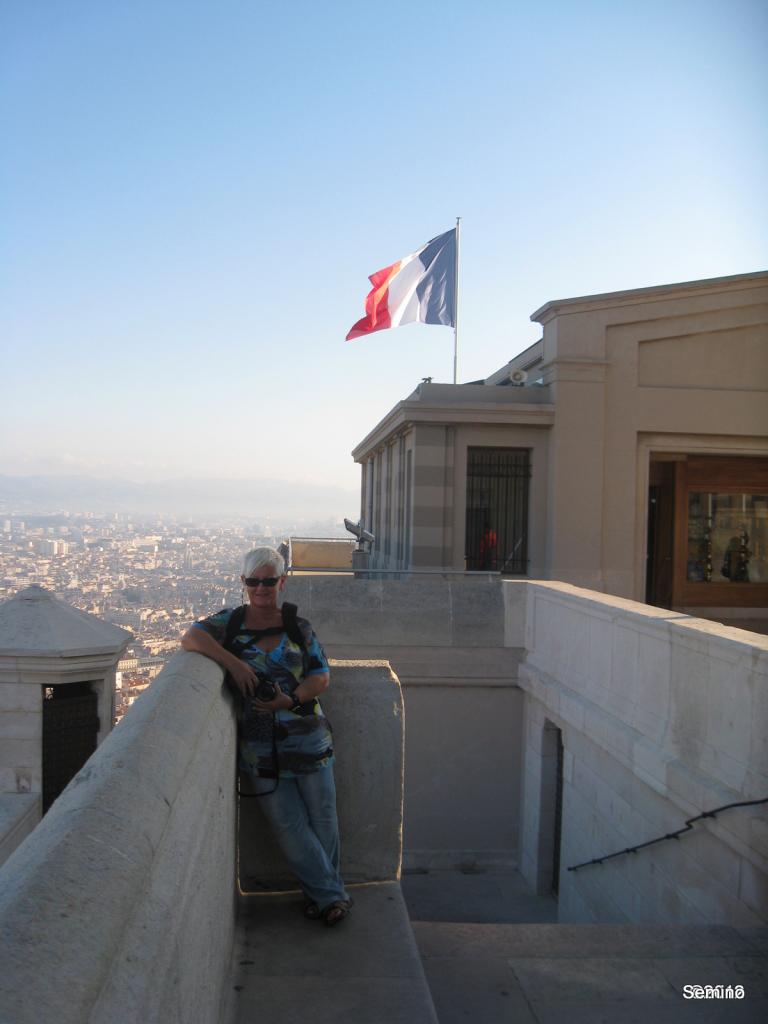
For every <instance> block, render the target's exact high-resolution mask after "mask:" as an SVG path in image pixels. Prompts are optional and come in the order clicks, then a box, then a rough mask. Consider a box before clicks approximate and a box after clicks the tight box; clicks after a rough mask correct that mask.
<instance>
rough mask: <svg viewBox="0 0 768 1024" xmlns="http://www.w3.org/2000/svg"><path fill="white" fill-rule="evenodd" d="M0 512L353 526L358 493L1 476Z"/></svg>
mask: <svg viewBox="0 0 768 1024" xmlns="http://www.w3.org/2000/svg"><path fill="white" fill-rule="evenodd" d="M0 509H7V510H8V511H5V512H4V513H3V514H5V515H8V514H10V510H11V509H15V510H17V511H18V512H19V513H21V512H23V511H26V512H27V513H29V514H32V513H33V511H34V510H39V511H40V513H44V511H45V510H46V509H48V510H50V511H51V512H57V511H69V512H73V513H74V512H85V511H92V512H94V513H104V514H105V513H110V512H118V513H123V512H124V513H135V514H141V515H147V514H150V515H151V514H158V515H161V514H170V515H198V516H205V517H237V518H246V517H249V518H253V519H256V520H259V519H260V520H266V521H269V520H275V519H279V520H286V519H289V520H298V521H317V520H321V519H330V518H333V519H334V520H337V521H339V522H340V521H341V520H342V519H343V518H344V517H346V518H348V519H352V520H354V521H356V520H357V519H358V517H359V509H360V495H359V490H355V489H353V488H342V487H334V486H332V485H326V486H322V485H318V484H313V483H311V482H300V481H290V482H289V481H282V480H256V479H250V480H246V479H226V478H219V479H215V478H211V477H197V478H192V477H187V478H178V479H174V480H165V481H162V480H154V481H135V480H130V479H127V478H105V477H101V478H98V477H89V476H85V475H69V476H12V475H8V474H0Z"/></svg>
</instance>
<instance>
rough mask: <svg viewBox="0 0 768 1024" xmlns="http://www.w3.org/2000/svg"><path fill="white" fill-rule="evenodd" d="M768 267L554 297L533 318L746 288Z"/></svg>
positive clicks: (757, 281)
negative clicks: (625, 288)
mask: <svg viewBox="0 0 768 1024" xmlns="http://www.w3.org/2000/svg"><path fill="white" fill-rule="evenodd" d="M766 279H768V270H758V271H754V272H753V273H751V274H733V275H731V276H730V277H710V278H705V279H703V280H700V281H682V282H679V283H676V284H661V285H652V286H651V287H648V288H630V289H627V290H625V291H618V292H604V293H602V294H599V295H582V296H577V297H575V298H572V299H553V300H551V301H550V302H545V303H544V305H543V306H540V307H539V308H538V309H537V310H536V311H535V312H534V313H531V317H530V319H531V320H533V321H534V322H535V323H539V324H546V323H549V321H550V320H553V319H554V318H555V317H556V316H558V315H559V314H561V313H587V312H592V311H594V310H596V309H611V308H612V307H616V306H634V305H639V304H641V303H646V302H657V301H658V302H660V301H663V300H666V299H671V298H672V299H676V298H686V297H688V296H691V295H699V294H701V293H702V292H708V293H709V294H711V295H716V294H718V293H719V292H734V291H743V290H745V289H747V288H752V287H755V286H756V285H760V284H763V283H765V282H766Z"/></svg>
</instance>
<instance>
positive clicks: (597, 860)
mask: <svg viewBox="0 0 768 1024" xmlns="http://www.w3.org/2000/svg"><path fill="white" fill-rule="evenodd" d="M757 804H768V796H767V797H763V799H762V800H741V801H739V802H738V803H735V804H723V806H722V807H715V809H714V810H712V811H702V812H701V814H697V815H696V817H695V818H687V819H686V822H685V826H684V827H683V828H679V829H678V830H677V831H676V832H667V833H666V835H663V836H658V837H657V838H656V839H649V840H648V842H647V843H638V844H637V846H627V847H626V849H624V850H617V851H616V852H615V853H607V854H606V855H605V856H604V857H593V858H592V860H585V861H584V862H583V863H582V864H574V865H572V866H571V867H569V868H566V871H578V870H579V868H588V867H589V866H590V864H603V863H604V862H605V861H607V860H611V859H612V858H613V857H621V856H623V855H624V854H625V853H637V851H638V850H643V849H645V847H646V846H653V845H654V844H655V843H663V842H665V841H666V840H667V839H679V838H680V836H681V835H683V833H684V832H690V831H691V830H692V829H693V823H694V822H695V821H701V820H702V818H714V817H716V816H717V815H718V814H719V813H720V811H729V810H730V809H731V808H732V807H754V806H756V805H757Z"/></svg>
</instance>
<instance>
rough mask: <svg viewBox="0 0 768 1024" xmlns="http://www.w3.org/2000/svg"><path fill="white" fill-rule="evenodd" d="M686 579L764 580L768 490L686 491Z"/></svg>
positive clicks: (767, 568) (767, 570)
mask: <svg viewBox="0 0 768 1024" xmlns="http://www.w3.org/2000/svg"><path fill="white" fill-rule="evenodd" d="M687 580H688V582H689V583H768V494H718V493H713V492H711V491H690V492H689V494H688V562H687Z"/></svg>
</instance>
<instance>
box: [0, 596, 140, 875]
mask: <svg viewBox="0 0 768 1024" xmlns="http://www.w3.org/2000/svg"><path fill="white" fill-rule="evenodd" d="M129 640H130V633H128V632H126V630H124V629H119V628H118V627H117V626H112V625H110V624H109V623H107V622H103V621H102V620H101V619H97V618H96V617H95V616H93V615H89V614H87V613H86V612H81V611H78V609H76V608H72V607H71V606H70V605H68V604H67V603H66V602H65V601H61V600H59V599H58V598H57V597H55V596H54V595H53V594H51V593H50V592H49V591H47V590H44V589H43V588H42V587H38V586H32V587H27V588H26V590H22V591H20V592H19V593H18V594H16V596H15V597H12V598H11V599H10V600H8V601H5V602H3V603H2V604H0V863H1V862H2V861H3V860H4V859H5V858H6V857H7V856H8V855H9V854H10V853H11V852H12V850H13V849H15V847H16V846H17V845H18V844H19V842H21V840H22V839H23V838H24V836H26V835H27V833H28V832H30V831H31V829H32V828H34V826H35V825H36V824H37V822H38V821H39V820H40V816H41V813H42V811H43V809H46V808H47V807H48V806H49V805H50V803H51V802H52V801H53V800H54V799H55V798H56V796H58V793H59V792H61V790H62V789H63V788H64V786H65V785H66V784H67V782H68V781H69V779H70V778H71V777H72V776H73V775H74V774H75V773H76V772H77V771H78V770H79V768H80V767H81V766H82V764H84V762H85V761H86V760H87V759H88V757H89V756H90V754H91V753H92V752H93V750H95V749H96V747H97V746H98V744H99V743H101V741H102V740H103V739H104V738H105V736H107V735H108V733H109V731H110V730H111V728H112V723H113V721H114V690H115V669H116V666H117V662H118V660H119V659H120V656H121V654H122V653H123V651H124V650H125V647H126V645H127V644H128V641H129Z"/></svg>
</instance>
